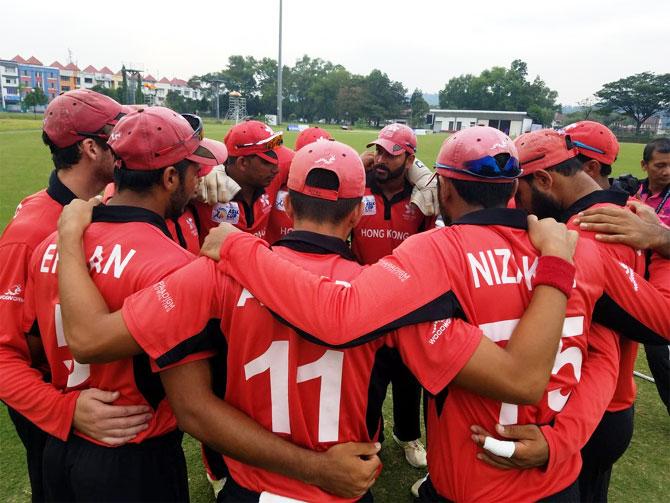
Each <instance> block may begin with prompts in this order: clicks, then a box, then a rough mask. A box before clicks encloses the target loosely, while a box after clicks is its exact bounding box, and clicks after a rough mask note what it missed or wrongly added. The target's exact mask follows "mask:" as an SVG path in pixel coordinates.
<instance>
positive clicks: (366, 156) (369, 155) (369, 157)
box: [361, 150, 375, 171]
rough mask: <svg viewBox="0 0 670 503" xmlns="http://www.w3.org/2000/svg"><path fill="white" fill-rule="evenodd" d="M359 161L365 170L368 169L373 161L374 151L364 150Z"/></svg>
mask: <svg viewBox="0 0 670 503" xmlns="http://www.w3.org/2000/svg"><path fill="white" fill-rule="evenodd" d="M361 162H362V163H363V167H364V168H365V171H370V170H371V169H372V166H373V165H374V163H375V153H374V152H372V151H370V150H366V151H365V152H363V153H362V154H361Z"/></svg>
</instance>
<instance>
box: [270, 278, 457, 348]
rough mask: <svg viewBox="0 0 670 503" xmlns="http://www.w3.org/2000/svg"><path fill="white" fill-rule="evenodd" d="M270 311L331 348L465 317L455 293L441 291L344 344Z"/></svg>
mask: <svg viewBox="0 0 670 503" xmlns="http://www.w3.org/2000/svg"><path fill="white" fill-rule="evenodd" d="M271 312H272V315H273V316H274V317H275V318H277V320H279V321H280V322H282V323H283V324H284V325H286V326H289V327H291V328H292V329H293V330H295V331H296V332H297V333H298V335H300V337H302V338H303V339H305V340H307V341H309V342H313V343H314V344H319V345H321V346H328V347H331V348H351V347H355V346H360V345H361V344H365V343H367V342H370V341H371V340H374V339H376V338H378V337H381V336H383V335H384V334H386V333H388V332H390V331H391V330H395V329H397V328H401V327H406V326H408V325H415V324H417V323H423V322H425V321H438V320H444V319H447V318H461V319H465V314H464V312H463V309H462V308H461V304H460V302H459V301H458V299H457V298H456V294H455V293H454V292H453V291H451V290H450V291H448V292H446V293H443V294H442V295H440V296H439V297H438V298H436V299H434V300H432V301H430V302H428V303H427V304H424V305H423V306H422V307H420V308H418V309H415V310H414V311H412V312H411V313H408V314H406V315H405V316H401V317H400V318H398V319H397V320H395V321H392V322H391V323H388V324H387V325H384V326H383V327H380V328H378V329H376V330H374V331H372V332H369V333H367V334H365V335H363V336H361V337H359V338H357V339H354V340H352V341H350V342H347V343H345V344H327V343H325V342H323V341H322V340H321V339H318V338H316V337H314V336H313V335H311V334H308V333H307V332H305V331H304V330H301V329H299V328H298V327H296V326H295V325H292V324H291V323H289V322H288V321H286V320H285V319H284V318H282V317H281V316H279V315H278V314H277V313H275V312H274V311H271ZM315 316H318V314H316V315H315Z"/></svg>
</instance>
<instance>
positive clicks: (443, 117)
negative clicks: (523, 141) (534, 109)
mask: <svg viewBox="0 0 670 503" xmlns="http://www.w3.org/2000/svg"><path fill="white" fill-rule="evenodd" d="M426 123H427V124H428V125H429V126H430V127H431V129H432V130H433V131H434V132H436V133H438V132H454V131H460V130H461V129H464V128H466V127H474V126H491V127H494V128H496V129H500V130H501V131H502V132H503V133H505V134H507V135H509V136H511V137H513V138H514V137H516V136H519V135H520V134H521V133H525V132H526V131H530V126H531V124H532V120H531V119H530V118H528V116H527V114H526V112H508V111H503V110H443V109H440V108H431V109H430V111H429V114H428V116H427V117H426Z"/></svg>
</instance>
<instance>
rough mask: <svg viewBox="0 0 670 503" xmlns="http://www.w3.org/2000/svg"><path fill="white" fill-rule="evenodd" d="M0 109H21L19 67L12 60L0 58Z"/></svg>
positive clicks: (15, 110) (16, 110) (14, 110)
mask: <svg viewBox="0 0 670 503" xmlns="http://www.w3.org/2000/svg"><path fill="white" fill-rule="evenodd" d="M0 110H8V111H13V112H18V111H19V110H21V95H20V94H19V67H18V65H17V64H16V63H14V62H13V61H5V60H0Z"/></svg>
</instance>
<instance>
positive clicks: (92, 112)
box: [42, 89, 127, 148]
mask: <svg viewBox="0 0 670 503" xmlns="http://www.w3.org/2000/svg"><path fill="white" fill-rule="evenodd" d="M125 113H127V112H126V110H125V109H124V108H123V107H122V105H120V104H119V103H117V102H116V101H114V100H113V99H112V98H110V97H108V96H105V95H104V94H100V93H96V92H95V91H91V90H89V89H75V90H74V91H68V92H66V93H63V94H61V95H60V96H56V97H55V98H54V99H53V101H51V103H49V106H47V109H46V111H45V112H44V124H43V126H42V129H43V130H44V132H45V133H46V135H47V136H48V137H49V139H50V140H51V142H52V143H53V144H54V145H56V146H57V147H59V148H65V147H69V146H70V145H74V144H75V143H77V142H78V141H81V140H83V139H84V138H87V137H91V136H98V137H100V138H103V139H107V137H108V134H109V133H108V132H103V131H102V130H103V128H104V127H105V126H114V125H115V124H116V123H117V122H118V120H119V119H120V118H121V117H123V115H124V114H125Z"/></svg>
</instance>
